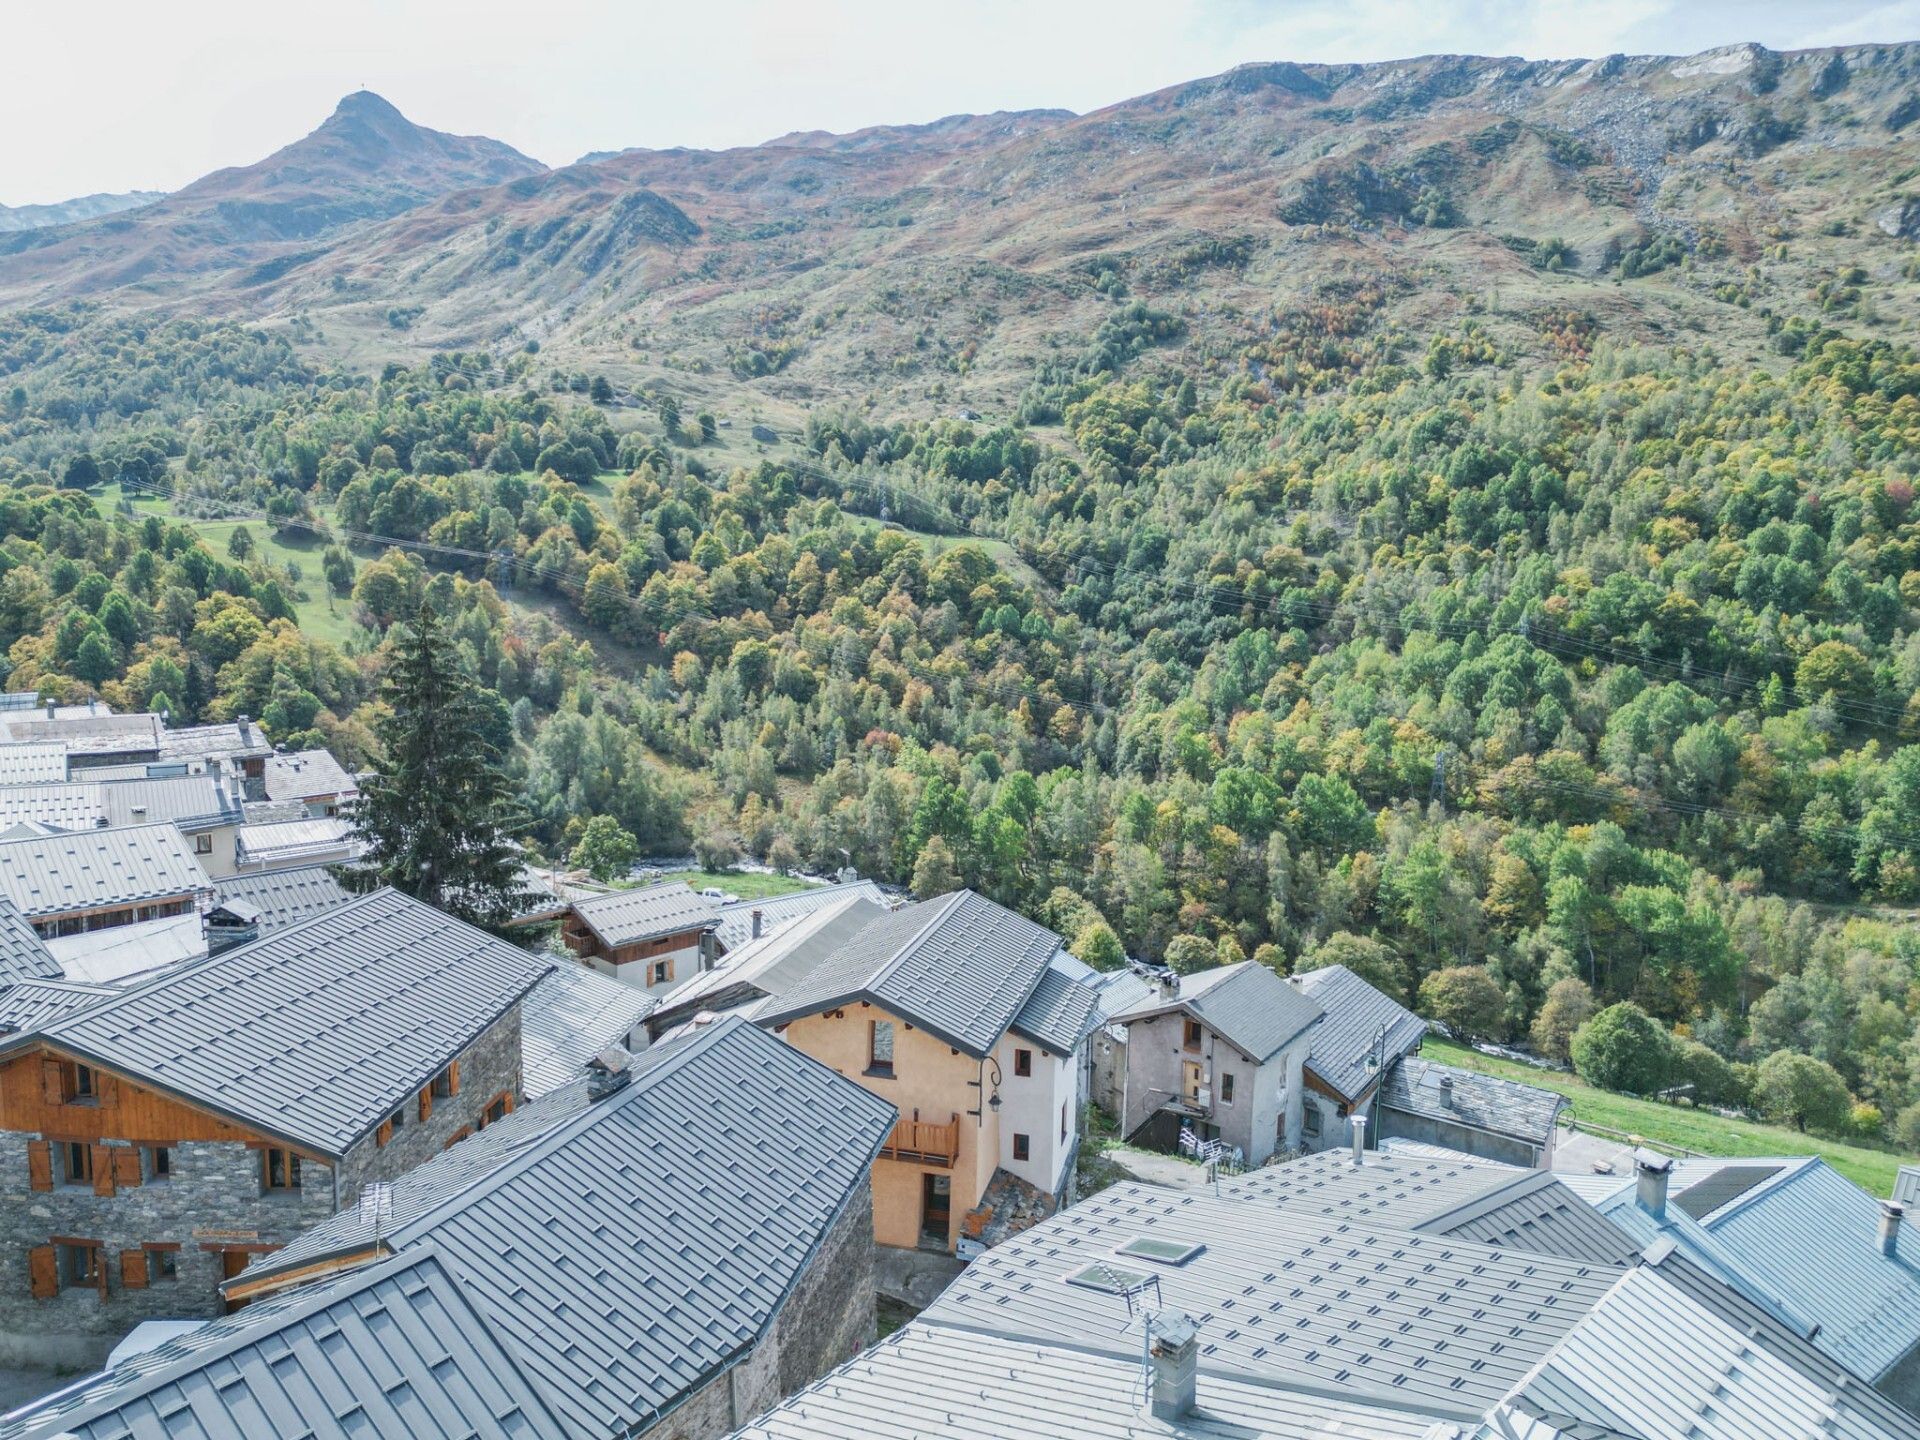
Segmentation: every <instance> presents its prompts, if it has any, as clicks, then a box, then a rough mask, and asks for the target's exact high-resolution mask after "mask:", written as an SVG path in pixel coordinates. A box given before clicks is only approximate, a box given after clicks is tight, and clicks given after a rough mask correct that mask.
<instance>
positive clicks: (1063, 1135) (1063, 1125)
mask: <svg viewBox="0 0 1920 1440" xmlns="http://www.w3.org/2000/svg"><path fill="white" fill-rule="evenodd" d="M1066 1139H1067V1107H1066V1106H1065V1105H1064V1104H1063V1105H1062V1106H1061V1107H1060V1142H1061V1144H1063V1145H1064V1144H1065V1143H1066Z"/></svg>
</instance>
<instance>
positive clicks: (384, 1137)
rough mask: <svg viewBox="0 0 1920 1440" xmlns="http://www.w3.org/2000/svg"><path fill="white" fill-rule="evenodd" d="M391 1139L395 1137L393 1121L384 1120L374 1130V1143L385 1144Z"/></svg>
mask: <svg viewBox="0 0 1920 1440" xmlns="http://www.w3.org/2000/svg"><path fill="white" fill-rule="evenodd" d="M391 1139H393V1121H391V1120H382V1121H381V1122H380V1128H379V1129H378V1130H376V1131H374V1132H373V1143H374V1144H375V1145H385V1144H386V1143H387V1142H388V1141H389V1140H391Z"/></svg>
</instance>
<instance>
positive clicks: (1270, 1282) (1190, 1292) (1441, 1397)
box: [924, 1184, 1621, 1420]
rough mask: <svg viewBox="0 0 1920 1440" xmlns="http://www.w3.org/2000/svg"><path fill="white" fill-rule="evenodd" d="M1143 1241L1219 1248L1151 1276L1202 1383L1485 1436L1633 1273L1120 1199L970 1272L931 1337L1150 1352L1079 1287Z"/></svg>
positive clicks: (1009, 1244)
mask: <svg viewBox="0 0 1920 1440" xmlns="http://www.w3.org/2000/svg"><path fill="white" fill-rule="evenodd" d="M1136 1236H1153V1237H1155V1238H1159V1239H1163V1240H1168V1241H1184V1242H1187V1243H1193V1244H1199V1245H1202V1246H1204V1247H1205V1248H1204V1249H1203V1250H1202V1251H1201V1252H1200V1253H1199V1254H1198V1255H1196V1256H1194V1257H1193V1258H1191V1259H1189V1260H1187V1261H1186V1263H1184V1264H1182V1265H1155V1264H1153V1263H1152V1262H1150V1261H1131V1262H1128V1261H1121V1262H1119V1263H1122V1264H1128V1263H1130V1264H1131V1265H1132V1267H1133V1268H1135V1269H1139V1270H1145V1271H1148V1272H1149V1273H1151V1274H1153V1275H1155V1276H1156V1277H1157V1278H1158V1280H1159V1282H1160V1297H1159V1302H1158V1303H1159V1306H1160V1307H1161V1308H1167V1309H1175V1310H1181V1311H1184V1312H1185V1313H1187V1314H1188V1315H1192V1316H1194V1317H1196V1318H1198V1319H1199V1320H1200V1321H1201V1323H1202V1326H1203V1329H1202V1332H1201V1336H1202V1342H1203V1343H1202V1353H1201V1356H1200V1368H1201V1370H1202V1372H1203V1373H1206V1374H1215V1375H1231V1376H1237V1377H1241V1378H1251V1379H1260V1380H1268V1381H1271V1382H1273V1383H1275V1384H1283V1385H1287V1386H1290V1387H1292V1388H1294V1389H1300V1390H1308V1391H1317V1392H1318V1393H1321V1394H1328V1393H1334V1394H1342V1395H1346V1396H1349V1397H1351V1398H1352V1399H1353V1400H1355V1401H1358V1402H1361V1403H1365V1402H1367V1401H1369V1400H1374V1401H1381V1402H1384V1403H1387V1404H1390V1405H1404V1406H1409V1407H1415V1408H1421V1409H1425V1410H1428V1411H1430V1412H1432V1413H1434V1414H1436V1415H1444V1416H1450V1417H1454V1418H1458V1419H1463V1420H1478V1419H1479V1418H1480V1416H1481V1415H1482V1414H1483V1413H1484V1412H1485V1411H1486V1409H1487V1407H1488V1406H1490V1405H1492V1404H1493V1403H1494V1402H1496V1401H1498V1400H1499V1399H1500V1398H1501V1397H1502V1396H1504V1395H1505V1394H1506V1393H1507V1392H1508V1391H1509V1390H1511V1389H1512V1388H1513V1387H1514V1386H1515V1385H1517V1384H1518V1383H1519V1382H1520V1380H1521V1379H1522V1378H1523V1377H1524V1376H1525V1375H1526V1374H1527V1373H1528V1371H1529V1370H1531V1369H1532V1368H1533V1366H1534V1365H1535V1364H1536V1363H1537V1362H1539V1361H1540V1360H1541V1359H1543V1358H1544V1357H1545V1356H1546V1354H1547V1353H1548V1352H1549V1351H1550V1350H1551V1349H1552V1348H1553V1346H1554V1345H1555V1344H1557V1343H1558V1342H1559V1340H1560V1339H1561V1337H1562V1336H1564V1335H1565V1334H1566V1333H1567V1332H1568V1331H1569V1330H1571V1329H1572V1328H1573V1327H1574V1326H1575V1325H1576V1324H1578V1323H1579V1321H1580V1319H1581V1318H1582V1317H1583V1316H1584V1315H1586V1313H1587V1312H1588V1311H1589V1310H1591V1309H1592V1307H1593V1306H1594V1305H1595V1304H1596V1303H1597V1302H1598V1301H1599V1299H1600V1297H1601V1296H1602V1295H1603V1294H1605V1293H1606V1291H1607V1289H1608V1288H1609V1287H1610V1286H1611V1285H1612V1284H1613V1283H1614V1281H1616V1280H1617V1279H1618V1278H1619V1276H1620V1274H1621V1271H1620V1270H1619V1268H1618V1267H1615V1266H1610V1265H1592V1264H1584V1263H1580V1262H1577V1261H1571V1260H1562V1259H1559V1258H1556V1257H1553V1256H1546V1255H1532V1254H1522V1253H1518V1252H1514V1251H1502V1250H1493V1249H1489V1248H1487V1247H1485V1246H1482V1245H1475V1244H1472V1243H1470V1242H1465V1241H1460V1240H1454V1239H1444V1238H1437V1237H1430V1236H1423V1235H1414V1234H1410V1233H1407V1232H1405V1231H1397V1230H1389V1229H1383V1228H1377V1227H1371V1226H1367V1225H1361V1224H1354V1223H1349V1222H1343V1221H1338V1220H1329V1219H1323V1218H1320V1217H1316V1216H1305V1215H1296V1214H1290V1213H1288V1212H1286V1211H1283V1210H1279V1209H1271V1208H1268V1207H1265V1206H1258V1205H1249V1204H1247V1203H1245V1202H1244V1201H1237V1200H1230V1199H1215V1198H1213V1197H1212V1196H1209V1195H1204V1194H1194V1193H1179V1192H1174V1191H1169V1190H1162V1189H1158V1188H1156V1187H1153V1186H1146V1185H1131V1184H1129V1185H1118V1186H1114V1187H1112V1188H1111V1189H1108V1190H1103V1191H1101V1192H1100V1193H1099V1194H1097V1195H1095V1196H1093V1197H1092V1198H1090V1199H1088V1200H1085V1201H1082V1202H1081V1203H1080V1204H1078V1205H1076V1206H1074V1207H1073V1208H1071V1209H1069V1210H1066V1211H1064V1212H1062V1213H1061V1214H1058V1215H1055V1216H1053V1217H1052V1218H1051V1219H1048V1220H1045V1221H1042V1222H1041V1223H1040V1224H1039V1225H1036V1226H1034V1227H1033V1228H1032V1229H1030V1230H1028V1231H1026V1232H1025V1233H1024V1234H1021V1235H1018V1236H1015V1237H1014V1238H1013V1239H1011V1240H1008V1241H1005V1242H1003V1243H1002V1244H1000V1245H996V1246H994V1247H993V1248H992V1249H991V1250H988V1251H987V1252H986V1253H985V1254H984V1255H981V1256H979V1257H978V1258H976V1259H975V1260H973V1261H971V1262H970V1263H969V1264H968V1266H967V1268H966V1270H965V1271H964V1272H962V1274H961V1275H960V1277H959V1278H958V1279H957V1280H955V1281H954V1282H953V1284H952V1285H951V1286H949V1287H948V1289H947V1290H946V1292H945V1293H944V1294H942V1295H941V1297H940V1298H939V1299H938V1300H936V1301H935V1302H934V1303H933V1305H932V1306H931V1307H930V1308H929V1309H928V1310H927V1311H926V1312H925V1316H924V1318H925V1319H926V1320H927V1321H929V1322H930V1323H934V1324H942V1325H952V1326H960V1327H968V1328H972V1329H977V1330H984V1331H988V1332H991V1333H994V1334H999V1335H1006V1336H1015V1337H1020V1338H1025V1339H1031V1340H1035V1341H1054V1342H1060V1343H1070V1344H1074V1345H1077V1346H1079V1347H1081V1348H1083V1349H1086V1350H1088V1351H1092V1352H1095V1353H1101V1354H1105V1355H1109V1356H1116V1357H1129V1356H1135V1355H1137V1354H1138V1353H1139V1344H1140V1340H1139V1333H1138V1330H1137V1329H1134V1330H1133V1331H1132V1333H1129V1331H1128V1326H1127V1320H1128V1316H1127V1311H1126V1308H1125V1306H1124V1304H1123V1303H1122V1301H1121V1300H1120V1299H1119V1297H1118V1296H1115V1295H1112V1294H1107V1293H1104V1292H1101V1291H1098V1290H1092V1289H1088V1288H1085V1287H1083V1286H1081V1285H1076V1284H1070V1283H1068V1282H1067V1280H1066V1278H1065V1277H1066V1276H1067V1275H1068V1274H1069V1273H1072V1272H1074V1271H1076V1270H1078V1269H1079V1268H1080V1267H1082V1266H1084V1265H1086V1264H1088V1263H1090V1262H1093V1261H1096V1260H1104V1261H1109V1262H1110V1263H1111V1257H1112V1256H1113V1254H1114V1251H1115V1250H1116V1249H1117V1248H1118V1247H1119V1246H1121V1245H1123V1244H1125V1243H1126V1242H1127V1241H1128V1240H1129V1239H1131V1238H1133V1237H1136Z"/></svg>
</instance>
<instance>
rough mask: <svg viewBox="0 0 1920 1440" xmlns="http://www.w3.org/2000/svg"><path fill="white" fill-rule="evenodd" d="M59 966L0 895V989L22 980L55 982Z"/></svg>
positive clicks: (59, 972)
mask: <svg viewBox="0 0 1920 1440" xmlns="http://www.w3.org/2000/svg"><path fill="white" fill-rule="evenodd" d="M62 973H63V972H62V971H61V969H60V962H59V961H58V960H56V959H54V958H53V952H52V951H50V950H48V949H47V944H46V941H44V940H42V939H41V938H40V937H39V935H38V934H36V933H35V931H34V928H33V926H31V925H29V924H28V923H27V920H26V917H25V916H24V915H22V914H21V913H20V912H19V910H17V909H16V908H15V907H14V904H13V902H12V901H11V900H9V899H7V898H6V897H5V896H4V895H0V985H12V984H17V983H18V982H20V981H22V980H58V979H60V978H61V975H62Z"/></svg>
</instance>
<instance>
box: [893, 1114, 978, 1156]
mask: <svg viewBox="0 0 1920 1440" xmlns="http://www.w3.org/2000/svg"><path fill="white" fill-rule="evenodd" d="M959 1154H960V1117H959V1116H958V1115H955V1116H953V1117H952V1118H951V1119H949V1120H947V1121H945V1122H944V1123H942V1122H940V1121H935V1120H922V1119H921V1118H920V1112H919V1111H918V1110H916V1111H914V1112H913V1118H912V1119H911V1120H902V1121H900V1122H899V1123H898V1124H897V1125H895V1126H894V1127H893V1134H891V1135H889V1136H888V1137H887V1143H886V1145H885V1146H884V1147H883V1148H882V1149H881V1151H880V1155H881V1158H882V1159H886V1160H905V1161H908V1162H910V1163H911V1164H915V1165H939V1166H941V1167H943V1168H945V1169H949V1170H950V1169H952V1168H953V1162H954V1160H955V1159H957V1158H958V1156H959Z"/></svg>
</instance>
